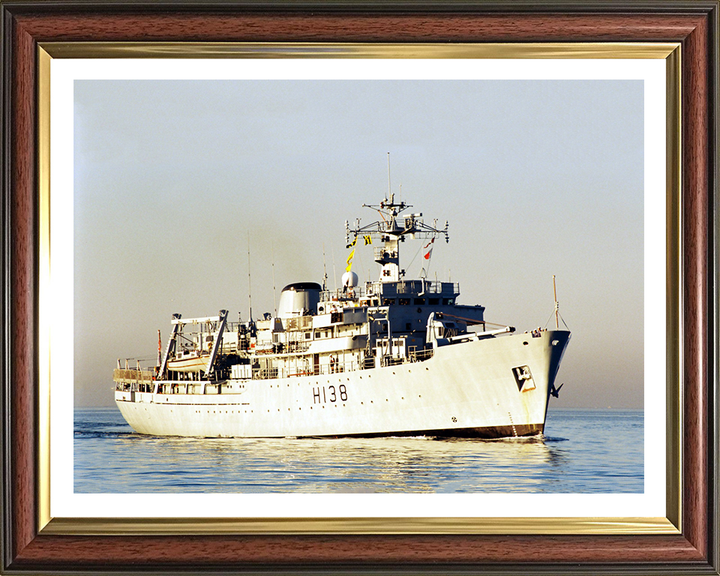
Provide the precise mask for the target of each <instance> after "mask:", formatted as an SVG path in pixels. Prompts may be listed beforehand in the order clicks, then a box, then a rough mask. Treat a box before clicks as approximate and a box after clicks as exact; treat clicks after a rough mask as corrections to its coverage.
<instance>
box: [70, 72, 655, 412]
mask: <svg viewBox="0 0 720 576" xmlns="http://www.w3.org/2000/svg"><path fill="white" fill-rule="evenodd" d="M387 152H390V153H391V181H392V189H393V191H394V192H395V193H396V195H399V197H401V198H402V199H403V200H405V201H406V202H409V203H410V204H412V205H414V208H413V209H412V210H411V211H412V212H422V213H423V214H424V217H425V219H426V221H432V219H433V218H437V219H438V223H439V225H441V226H442V225H443V224H444V222H445V220H448V221H449V224H450V228H449V229H450V243H449V244H445V243H444V242H441V243H437V242H436V244H435V249H434V252H433V258H432V261H431V265H430V274H429V275H430V277H431V278H434V277H435V275H436V274H437V278H438V279H439V280H447V279H448V278H450V279H451V280H452V281H454V282H459V283H460V289H461V296H460V299H459V302H460V303H463V304H482V305H484V306H485V307H486V319H487V320H489V321H493V322H498V323H507V324H510V325H513V326H516V327H517V328H518V330H520V331H524V330H528V329H532V328H535V327H537V326H545V324H546V323H547V321H548V319H549V318H550V317H551V315H552V312H553V307H554V305H553V292H552V275H553V274H555V275H556V276H557V283H558V299H559V301H560V312H561V315H562V316H563V318H564V319H565V321H566V322H567V324H568V326H569V327H570V329H571V330H572V331H573V339H572V341H571V343H570V346H569V348H568V350H567V352H566V355H565V360H564V363H563V366H562V367H561V370H560V374H559V382H565V383H566V385H565V387H564V388H563V389H562V393H561V396H560V399H559V400H553V403H552V404H551V408H552V407H607V406H612V407H614V408H620V407H642V405H643V83H642V81H570V80H565V81H479V80H478V81H435V80H432V81H95V80H92V81H91V80H87V81H85V80H83V81H76V82H75V193H74V194H75V198H74V200H75V208H74V215H75V394H76V395H75V405H76V406H90V405H112V404H113V399H112V369H113V367H114V366H115V362H116V359H117V358H125V357H130V358H137V357H139V358H148V359H150V358H154V357H155V356H156V350H157V330H158V329H160V330H161V331H162V334H163V343H164V342H165V339H166V337H167V334H168V330H169V326H170V318H171V314H172V313H174V312H180V313H182V314H183V316H184V317H186V318H187V317H193V316H207V315H215V314H217V311H218V310H219V309H221V308H226V309H229V310H230V318H231V320H236V319H237V317H238V313H240V314H241V315H242V317H243V319H247V317H248V303H249V302H248V255H247V250H248V237H249V242H250V252H251V262H250V267H251V279H252V304H253V311H254V314H255V316H258V315H259V314H261V313H262V312H265V311H268V312H272V311H273V310H274V290H273V274H274V285H275V287H276V293H277V295H278V296H279V292H280V290H281V289H282V287H283V286H284V285H286V284H288V283H290V282H296V281H317V282H322V275H323V247H324V248H325V261H326V267H327V271H328V275H329V280H328V284H329V287H330V288H333V287H334V279H333V271H335V275H336V276H337V281H338V283H339V277H340V275H341V274H342V272H343V267H344V263H345V258H346V257H347V254H348V251H347V250H346V249H345V236H344V223H345V220H350V221H353V220H354V219H355V218H361V219H362V222H363V223H369V222H371V221H374V220H375V219H376V213H374V212H372V211H371V210H369V209H367V208H362V207H361V206H362V204H363V203H377V202H378V201H380V200H381V199H382V198H383V197H384V195H385V194H386V192H387V189H388V180H387V178H388V175H387ZM421 244H422V241H415V242H412V241H410V242H406V243H405V244H403V245H402V250H403V252H402V256H401V258H402V264H403V267H405V268H406V269H407V273H408V277H417V276H418V273H419V270H420V260H421V258H420V257H419V256H417V257H416V254H417V252H418V250H419V248H420V247H421ZM413 258H414V260H413ZM411 261H412V263H411ZM273 262H274V267H273ZM353 270H355V271H356V272H357V273H358V274H359V276H360V281H361V282H364V281H366V280H374V279H376V278H377V267H376V265H375V263H374V262H373V260H372V251H371V247H367V248H364V249H363V248H360V249H358V251H357V253H356V257H355V261H354V265H353Z"/></svg>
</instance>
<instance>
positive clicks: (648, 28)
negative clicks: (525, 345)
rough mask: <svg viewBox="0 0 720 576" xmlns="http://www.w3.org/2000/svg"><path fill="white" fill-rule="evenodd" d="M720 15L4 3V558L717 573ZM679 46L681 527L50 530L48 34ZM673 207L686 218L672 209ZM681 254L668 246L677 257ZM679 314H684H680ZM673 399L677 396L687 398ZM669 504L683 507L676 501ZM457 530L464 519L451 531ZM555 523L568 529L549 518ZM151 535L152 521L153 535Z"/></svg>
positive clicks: (693, 9)
mask: <svg viewBox="0 0 720 576" xmlns="http://www.w3.org/2000/svg"><path fill="white" fill-rule="evenodd" d="M717 21H718V2H717V1H710V2H704V1H699V2H679V1H675V0H671V1H669V2H658V3H654V4H648V3H640V2H618V3H610V4H607V3H596V2H585V3H582V4H573V3H557V4H544V5H533V4H527V5H526V4H503V3H496V4H490V3H473V2H455V3H444V4H434V3H402V4H400V3H395V4H390V3H374V4H373V3H363V4H360V3H347V4H345V3H342V2H339V3H324V4H303V5H298V4H291V3H285V2H280V3H255V4H252V3H244V4H243V3H233V2H229V3H217V4H214V3H208V2H182V3H167V2H160V1H153V0H151V1H148V2H123V3H112V4H111V3H106V2H94V1H93V2H82V1H75V2H70V1H64V0H60V1H59V2H53V3H47V2H41V1H38V0H33V1H27V2H23V1H6V2H3V3H2V27H3V28H2V66H3V68H2V114H3V116H2V128H3V135H2V138H3V160H2V172H1V173H2V199H3V204H2V218H3V235H2V247H3V250H2V259H3V261H2V273H3V283H2V284H3V309H2V312H1V314H2V315H3V329H4V334H3V348H2V369H3V386H2V390H3V394H2V399H1V401H2V412H3V416H4V426H3V434H2V441H3V443H2V464H3V466H2V481H3V488H4V489H3V502H2V510H3V523H2V561H1V563H0V569H2V571H6V572H7V573H36V572H39V571H42V572H49V573H60V572H68V571H70V572H73V573H78V572H92V573H110V572H117V571H123V572H134V571H157V572H160V571H170V572H172V571H177V572H179V571H188V570H189V571H192V572H200V571H213V572H257V573H266V572H269V573H273V572H294V573H299V572H308V573H321V572H330V573H337V572H358V573H368V572H370V573H371V572H388V571H397V572H408V571H410V572H422V573H425V572H427V573H431V572H448V571H454V570H458V571H470V572H489V573H531V572H538V573H540V572H542V573H548V572H558V573H630V572H638V571H642V572H652V573H668V574H672V573H689V572H693V573H695V572H697V573H703V574H718V569H719V568H718V567H719V566H720V563H719V562H720V560H719V559H718V556H719V554H720V544H719V540H718V488H717V481H718V475H717V472H718V469H717V459H718V397H717V318H718V317H717V281H716V280H717V279H716V273H717V269H716V266H717V264H716V257H717V253H716V222H715V217H716V213H715V211H716V199H717V167H718V162H717V66H718V59H717V44H718V36H717ZM138 41H142V42H144V43H148V42H151V43H152V42H157V43H183V42H203V43H223V42H253V43H260V42H283V43H287V42H293V43H296V42H302V43H318V42H323V43H350V42H355V43H406V44H412V43H428V42H435V43H461V42H464V43H490V42H495V43H519V44H527V43H536V42H544V43H579V42H591V43H610V42H631V43H644V42H645V43H678V44H679V45H680V50H679V52H678V56H679V58H678V60H679V62H677V64H679V66H680V69H681V79H682V81H681V92H680V100H679V103H678V104H679V109H680V111H681V114H680V116H681V117H680V118H679V122H680V124H681V126H682V131H681V133H680V139H679V142H678V146H679V149H678V150H676V151H675V152H676V153H677V154H679V155H680V157H681V159H682V162H681V172H680V173H679V174H678V173H671V174H670V176H671V178H672V177H676V178H678V179H680V180H679V187H680V190H681V194H680V204H679V205H677V206H676V207H675V213H674V214H673V209H672V208H671V210H670V212H671V215H670V222H671V227H673V226H675V225H676V226H677V229H676V230H674V232H671V234H676V235H677V236H678V238H679V240H680V245H681V246H682V251H681V253H680V254H678V255H676V256H677V260H678V262H677V263H675V264H677V267H678V268H679V273H680V276H679V285H678V286H676V287H675V288H673V287H670V290H669V293H670V294H671V295H675V296H677V298H678V301H679V302H680V304H679V308H680V309H679V310H677V312H678V314H677V317H678V318H680V319H681V324H680V325H678V326H676V333H677V335H678V341H677V342H676V343H674V344H675V345H676V348H677V356H678V357H677V358H676V359H675V360H672V359H671V363H672V362H675V364H676V365H675V366H674V367H673V366H670V370H669V371H670V372H672V371H673V370H677V371H678V374H679V378H678V379H679V383H680V390H681V397H680V401H679V402H678V403H677V404H676V405H675V410H676V412H677V413H678V414H679V422H680V423H681V428H680V430H678V431H677V432H678V435H677V437H678V438H679V440H678V443H677V445H676V446H671V452H673V451H674V452H673V453H671V454H669V458H670V459H671V460H672V459H673V458H674V459H675V460H676V461H678V463H679V466H680V468H679V470H678V474H677V478H676V479H675V480H673V479H672V478H671V479H670V484H669V486H670V489H671V491H672V492H673V494H671V495H670V497H669V500H668V501H669V503H670V504H671V506H670V508H672V507H673V506H672V504H673V503H675V504H676V505H677V507H676V509H677V514H675V515H674V516H673V518H672V522H673V524H674V525H675V526H679V528H678V529H674V530H668V531H662V533H657V534H652V533H647V532H643V533H640V531H638V532H633V529H632V527H631V526H629V527H625V530H623V531H608V532H606V533H602V534H600V535H598V534H594V535H589V534H587V533H583V534H578V533H563V530H562V529H557V530H555V533H552V534H550V533H545V534H537V533H535V534H524V533H522V527H520V528H519V529H518V527H515V528H513V529H508V527H507V526H498V527H497V530H496V531H494V532H492V533H482V534H477V533H467V534H464V533H461V532H460V533H458V532H457V531H456V530H452V531H449V530H447V529H438V530H437V532H436V533H433V532H432V530H431V531H428V532H423V533H421V534H418V533H416V532H414V531H413V530H412V528H410V529H408V530H407V531H405V532H404V531H403V530H397V531H394V533H392V534H390V535H388V534H387V533H382V532H383V531H382V530H375V529H373V528H372V527H370V529H365V530H358V531H357V532H356V533H347V532H341V531H336V530H334V529H333V527H332V526H330V525H325V526H324V527H323V526H318V525H314V526H312V525H311V526H310V527H309V528H307V529H305V530H299V529H298V530H290V531H289V532H294V533H289V534H288V533H284V534H281V533H278V532H275V533H273V532H272V530H265V529H260V530H256V531H251V532H246V533H242V534H237V533H235V532H234V531H233V530H232V529H230V530H228V529H223V526H222V525H221V524H219V525H216V526H215V528H216V529H215V530H213V529H212V527H211V529H210V530H203V531H202V533H198V532H197V531H196V530H194V529H193V525H192V524H190V525H189V526H184V525H183V524H182V523H177V524H176V525H175V526H174V527H168V525H159V526H154V527H153V528H152V529H150V530H147V529H143V525H142V523H140V522H135V523H133V522H129V523H127V524H123V525H121V526H120V527H118V526H115V528H114V531H113V530H108V529H104V530H103V529H98V528H97V527H96V528H95V532H94V533H93V530H92V529H87V530H68V531H65V532H63V530H62V529H57V528H56V529H53V530H49V529H47V528H46V523H45V522H44V521H43V519H42V517H43V510H44V509H45V507H46V505H47V502H43V498H45V495H46V491H45V490H44V487H43V486H42V483H43V482H44V480H43V478H42V475H41V474H40V469H41V467H42V462H41V461H40V460H41V458H40V457H39V456H38V454H39V452H42V448H41V447H42V445H43V443H45V445H46V444H47V442H48V438H47V430H46V429H45V423H44V422H43V421H42V420H41V419H40V418H39V417H38V410H39V408H38V407H39V405H40V404H41V403H42V402H43V399H42V394H41V393H40V392H39V386H40V385H41V383H40V372H39V364H40V354H41V350H40V348H39V346H38V333H39V328H38V310H39V303H38V300H39V293H38V286H39V280H38V276H39V274H40V273H41V271H40V269H41V260H42V258H43V256H42V254H40V249H39V247H40V246H41V244H42V239H41V238H40V233H41V230H42V229H43V223H42V222H41V221H40V216H41V214H42V211H41V210H40V203H41V201H42V199H41V195H40V194H39V190H41V189H42V187H43V186H44V185H46V183H43V182H42V181H41V180H40V177H42V176H43V174H44V172H43V170H42V169H39V166H40V167H41V165H42V163H43V162H45V161H46V160H47V158H46V157H45V156H44V154H43V152H42V151H41V150H40V149H39V144H38V142H39V140H40V135H41V134H40V133H41V131H42V130H43V126H42V125H40V124H39V118H40V109H41V107H42V106H45V105H47V103H46V102H44V101H43V99H42V98H41V97H38V95H39V94H41V93H42V90H41V89H40V88H41V87H40V86H39V82H40V81H41V80H42V74H41V73H40V69H41V66H43V65H44V64H43V58H42V56H41V55H42V50H43V49H42V46H43V44H48V43H53V44H55V45H56V46H59V45H62V46H64V48H63V49H64V50H67V51H72V50H76V49H77V50H82V48H83V46H84V45H85V44H84V43H87V42H94V43H109V42H112V43H115V42H123V43H125V42H127V43H132V42H138ZM673 216H674V217H673ZM671 257H672V255H670V256H669V258H671ZM669 265H670V266H672V265H673V263H669ZM671 322H672V320H671ZM672 408H673V407H672V406H671V409H672ZM669 514H670V513H669ZM450 532H453V533H450ZM548 532H551V531H548ZM140 533H142V536H139V535H138V534H140Z"/></svg>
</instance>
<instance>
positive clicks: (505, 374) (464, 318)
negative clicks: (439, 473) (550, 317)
mask: <svg viewBox="0 0 720 576" xmlns="http://www.w3.org/2000/svg"><path fill="white" fill-rule="evenodd" d="M363 207H366V208H370V209H372V210H375V211H376V212H377V213H378V215H379V219H378V220H377V221H375V222H373V223H371V224H368V225H365V226H360V220H359V219H358V220H356V221H355V225H353V226H350V225H349V224H348V223H347V222H346V223H345V229H346V243H347V248H348V249H350V250H351V252H350V255H349V256H348V258H347V267H346V270H345V273H344V275H343V277H342V287H341V288H339V289H335V290H329V289H328V288H327V286H326V281H323V284H322V285H321V284H319V283H316V282H299V283H294V284H290V285H288V286H286V287H285V288H284V289H283V290H282V292H281V295H280V299H279V302H278V308H277V312H276V314H275V316H273V315H271V314H265V315H264V316H263V318H262V319H257V320H253V319H252V311H251V313H250V319H249V320H247V321H242V320H241V319H239V321H238V322H230V321H228V312H227V310H220V311H219V313H218V315H217V316H208V317H203V318H189V319H188V318H183V317H182V316H181V315H180V314H174V315H173V317H172V320H171V333H170V336H169V339H168V341H167V344H166V346H165V347H164V349H163V347H162V345H161V341H160V335H159V333H158V357H157V361H156V363H155V365H154V366H149V367H142V366H140V364H139V363H137V365H135V366H131V365H130V362H129V361H128V360H126V361H125V363H124V365H123V362H122V361H121V360H118V366H117V368H116V369H115V371H114V374H113V380H114V382H115V401H116V403H117V406H118V408H119V409H120V412H121V413H122V415H123V417H124V418H125V420H126V421H127V422H128V424H129V425H130V426H131V427H132V428H133V429H134V430H135V431H136V432H138V433H141V434H153V435H172V436H197V437H243V438H248V437H294V438H300V437H348V436H360V437H374V436H428V437H441V438H443V437H460V438H502V437H520V436H532V435H539V434H542V433H543V431H544V427H545V419H546V415H547V407H548V402H549V398H550V396H557V393H558V391H559V388H556V387H555V378H556V375H557V372H558V369H559V367H560V362H561V360H562V357H563V354H564V352H565V348H566V347H567V344H568V342H569V340H570V331H569V330H568V329H567V326H566V325H565V329H560V327H559V314H558V304H557V296H556V297H555V329H544V328H538V329H535V330H531V331H528V332H524V333H520V332H517V331H516V330H515V328H513V327H512V326H504V325H493V324H490V323H489V322H486V321H485V319H484V312H485V308H484V307H483V306H479V305H474V306H470V305H462V304H459V303H458V297H459V295H460V288H459V285H458V284H456V283H452V282H441V281H437V280H435V281H431V280H429V279H428V278H427V277H426V276H427V274H426V273H421V274H420V278H417V279H407V278H406V277H405V276H406V275H405V271H404V270H402V269H401V268H400V246H401V244H402V243H404V242H405V241H406V240H409V239H419V240H423V241H426V243H425V242H423V244H424V245H423V247H422V248H423V258H424V259H426V260H428V259H429V258H430V255H431V253H432V249H433V245H434V242H435V240H436V239H442V238H443V237H444V239H445V241H446V242H448V241H449V236H448V224H447V222H446V223H445V226H444V228H438V225H437V221H433V224H432V225H431V224H428V223H425V222H424V220H423V218H422V214H421V213H407V210H408V209H409V208H412V206H411V205H409V204H406V203H405V202H403V201H397V202H396V201H395V197H394V195H393V194H388V195H387V196H386V197H385V198H384V199H383V201H381V202H380V203H379V204H377V205H363ZM359 245H360V246H369V247H370V248H368V249H369V250H372V251H373V255H374V260H375V262H377V264H379V265H380V276H379V278H378V280H375V281H370V282H367V283H365V285H364V286H360V285H358V284H359V283H358V276H357V274H356V273H355V272H353V271H352V261H353V257H354V254H355V250H356V249H360V246H359ZM553 283H554V278H553ZM563 324H564V322H563Z"/></svg>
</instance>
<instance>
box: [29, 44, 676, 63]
mask: <svg viewBox="0 0 720 576" xmlns="http://www.w3.org/2000/svg"><path fill="white" fill-rule="evenodd" d="M40 46H41V47H42V49H43V50H45V51H46V52H47V53H48V54H49V55H50V56H51V57H53V58H432V59H438V58H458V59H474V58H494V59H522V58H529V59H538V58H553V59H570V58H573V59H577V58H594V59H598V58H611V59H665V58H667V57H668V56H669V55H670V54H671V53H672V52H674V51H675V50H676V49H677V48H678V46H679V44H677V43H668V42H647V43H644V42H643V43H639V42H608V43H590V42H563V43H555V44H553V43H507V44H468V43H458V44H432V43H430V44H425V43H423V44H358V43H347V44H345V43H310V42H297V43H272V42H267V43H266V42H257V43H230V42H202V43H193V42H157V43H141V42H43V43H41V44H40Z"/></svg>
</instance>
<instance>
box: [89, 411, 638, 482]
mask: <svg viewBox="0 0 720 576" xmlns="http://www.w3.org/2000/svg"><path fill="white" fill-rule="evenodd" d="M549 419H550V421H549V427H548V428H549V429H548V432H550V434H549V435H548V436H539V437H533V438H518V439H503V440H467V439H463V440H437V439H432V438H423V437H418V438H338V439H309V438H306V439H293V438H284V439H239V438H179V437H161V436H147V435H140V434H135V433H133V432H132V430H131V429H130V428H129V427H128V426H127V425H126V424H125V423H124V422H123V421H122V418H121V416H120V414H119V413H117V412H116V411H112V410H79V411H77V412H76V420H75V491H76V492H83V493H93V492H95V493H142V492H153V493H158V492H167V493H289V492H292V493H316V494H323V493H453V492H527V493H548V492H551V493H552V492H555V493H568V492H585V493H587V492H596V493H597V492H611V493H618V492H641V491H642V490H643V450H642V443H641V442H640V443H638V442H637V441H632V438H635V439H637V438H638V437H640V438H641V437H642V434H643V433H642V428H643V414H642V412H641V411H584V412H580V411H558V412H556V413H553V412H551V414H550V415H549Z"/></svg>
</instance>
